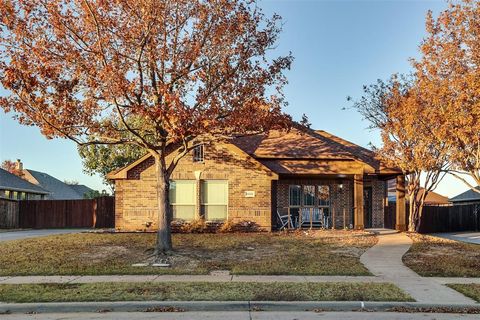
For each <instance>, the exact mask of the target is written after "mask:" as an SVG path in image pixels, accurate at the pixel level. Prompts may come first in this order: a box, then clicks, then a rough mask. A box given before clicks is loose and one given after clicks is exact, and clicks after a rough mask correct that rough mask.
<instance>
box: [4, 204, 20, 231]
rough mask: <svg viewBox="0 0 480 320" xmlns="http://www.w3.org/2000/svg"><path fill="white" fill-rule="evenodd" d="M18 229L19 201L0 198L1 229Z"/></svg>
mask: <svg viewBox="0 0 480 320" xmlns="http://www.w3.org/2000/svg"><path fill="white" fill-rule="evenodd" d="M17 227H18V201H15V200H10V199H4V198H0V228H1V229H13V228H17Z"/></svg>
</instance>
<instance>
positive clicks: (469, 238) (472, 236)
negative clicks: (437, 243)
mask: <svg viewBox="0 0 480 320" xmlns="http://www.w3.org/2000/svg"><path fill="white" fill-rule="evenodd" d="M432 236H436V237H440V238H445V239H449V240H456V241H462V242H467V243H474V244H480V232H451V233H434V234H432Z"/></svg>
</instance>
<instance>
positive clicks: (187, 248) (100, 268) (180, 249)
mask: <svg viewBox="0 0 480 320" xmlns="http://www.w3.org/2000/svg"><path fill="white" fill-rule="evenodd" d="M173 243H174V248H175V251H174V253H173V254H172V255H171V256H170V260H171V263H172V268H167V269H163V268H154V267H132V266H131V265H132V264H133V263H140V262H145V261H147V260H148V259H149V256H151V254H152V252H153V247H154V245H155V234H152V233H116V234H107V233H80V234H65V235H54V236H49V237H42V238H36V239H24V240H16V241H8V242H3V243H0V266H1V268H0V276H7V275H87V274H88V275H100V274H104V275H105V274H207V273H209V272H210V271H213V270H230V271H231V272H232V273H234V274H274V275H275V274H285V275H296V274H298V275H369V274H370V273H369V272H368V270H367V269H366V268H365V267H364V266H363V265H362V264H361V263H360V260H359V257H360V255H361V254H362V253H363V252H364V251H365V250H367V249H368V248H370V247H371V246H373V245H374V244H375V243H376V237H375V236H372V235H369V234H367V233H363V232H354V231H313V232H309V233H303V232H299V233H289V234H286V233H246V234H242V233H231V234H174V235H173Z"/></svg>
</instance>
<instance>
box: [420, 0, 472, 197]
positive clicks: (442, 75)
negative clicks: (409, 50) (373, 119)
mask: <svg viewBox="0 0 480 320" xmlns="http://www.w3.org/2000/svg"><path fill="white" fill-rule="evenodd" d="M426 27H427V37H426V38H425V40H424V41H423V43H422V44H421V46H420V49H421V53H422V56H421V59H419V60H418V61H414V67H415V69H416V77H417V81H418V83H419V86H421V88H422V94H423V95H424V96H426V99H428V100H429V103H430V104H432V108H433V109H434V110H435V113H436V116H434V117H432V118H431V119H430V120H432V121H435V126H436V127H435V131H434V135H435V136H436V138H437V139H438V142H439V143H446V144H447V145H448V148H449V156H450V160H451V162H452V168H451V170H450V173H451V174H452V175H453V176H455V177H456V178H458V179H460V180H461V181H463V182H464V183H466V184H467V185H468V186H469V187H470V188H471V189H472V190H474V191H476V192H480V189H477V188H475V187H476V186H477V185H480V1H474V0H464V1H451V2H450V5H449V8H448V9H447V10H445V11H444V12H442V13H440V15H439V16H438V18H436V19H435V18H434V17H433V15H432V13H431V12H429V13H428V15H427V22H426ZM464 174H467V175H469V176H470V177H471V178H473V180H474V181H475V183H476V185H472V184H470V183H469V182H468V180H467V179H465V178H464V176H463V175H464Z"/></svg>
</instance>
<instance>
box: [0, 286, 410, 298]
mask: <svg viewBox="0 0 480 320" xmlns="http://www.w3.org/2000/svg"><path fill="white" fill-rule="evenodd" d="M142 300H144V301H147V300H148V301H152V300H156V301H165V300H168V301H412V298H411V297H410V296H408V295H407V294H405V293H404V292H403V291H401V290H400V289H399V288H397V287H396V286H394V285H393V284H391V283H252V282H250V283H245V282H244V283H239V282H228V283H211V282H194V283H192V282H177V283H90V284H28V285H0V301H2V302H67V301H78V302H81V301H142Z"/></svg>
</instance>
